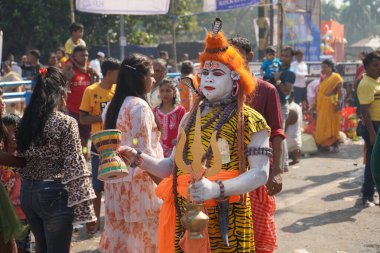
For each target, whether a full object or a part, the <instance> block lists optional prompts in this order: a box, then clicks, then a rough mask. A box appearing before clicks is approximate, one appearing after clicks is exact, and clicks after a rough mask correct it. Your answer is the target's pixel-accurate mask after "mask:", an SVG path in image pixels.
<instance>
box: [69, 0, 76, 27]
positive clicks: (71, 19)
mask: <svg viewBox="0 0 380 253" xmlns="http://www.w3.org/2000/svg"><path fill="white" fill-rule="evenodd" d="M70 21H71V23H74V22H75V11H74V0H70Z"/></svg>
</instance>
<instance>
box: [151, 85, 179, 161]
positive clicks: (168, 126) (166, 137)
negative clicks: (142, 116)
mask: <svg viewBox="0 0 380 253" xmlns="http://www.w3.org/2000/svg"><path fill="white" fill-rule="evenodd" d="M159 92H160V98H161V100H162V102H161V104H160V105H159V106H157V107H156V108H154V109H153V112H154V114H155V115H156V117H157V119H158V121H159V123H160V124H159V126H160V130H161V140H160V143H161V146H162V149H163V150H164V156H165V157H169V156H170V154H171V153H172V150H173V146H174V144H173V142H174V141H175V140H176V138H177V134H178V127H179V123H180V122H181V120H182V117H183V116H184V115H185V113H186V109H185V108H184V107H183V106H182V105H179V104H178V97H177V84H176V82H175V81H174V80H173V79H168V78H165V79H163V80H162V81H161V82H160V84H159Z"/></svg>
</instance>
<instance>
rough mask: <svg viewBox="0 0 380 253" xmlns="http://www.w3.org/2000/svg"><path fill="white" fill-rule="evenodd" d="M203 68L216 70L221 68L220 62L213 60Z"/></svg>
mask: <svg viewBox="0 0 380 253" xmlns="http://www.w3.org/2000/svg"><path fill="white" fill-rule="evenodd" d="M203 68H204V69H208V70H214V69H217V68H219V63H217V62H213V61H210V62H206V63H205V65H204V66H203Z"/></svg>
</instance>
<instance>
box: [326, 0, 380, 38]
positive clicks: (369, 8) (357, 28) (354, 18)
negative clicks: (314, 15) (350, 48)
mask: <svg viewBox="0 0 380 253" xmlns="http://www.w3.org/2000/svg"><path fill="white" fill-rule="evenodd" d="M334 2H335V1H333V0H325V1H322V15H321V17H322V19H323V20H329V19H333V20H336V21H338V22H340V23H342V24H343V25H344V26H345V37H346V38H347V40H348V43H349V44H352V43H355V42H356V41H358V40H360V39H363V38H366V37H368V36H371V35H380V32H379V30H380V29H379V28H380V1H379V0H345V1H344V5H342V7H341V8H340V9H337V8H336V6H335V3H334Z"/></svg>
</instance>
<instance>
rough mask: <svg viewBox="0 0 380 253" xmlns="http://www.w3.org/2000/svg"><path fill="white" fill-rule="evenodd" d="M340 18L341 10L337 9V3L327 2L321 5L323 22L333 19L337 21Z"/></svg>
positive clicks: (331, 0)
mask: <svg viewBox="0 0 380 253" xmlns="http://www.w3.org/2000/svg"><path fill="white" fill-rule="evenodd" d="M339 18H340V10H339V9H338V8H337V7H336V5H335V1H333V0H327V1H322V3H321V19H322V20H330V19H333V20H335V21H337V20H339Z"/></svg>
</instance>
